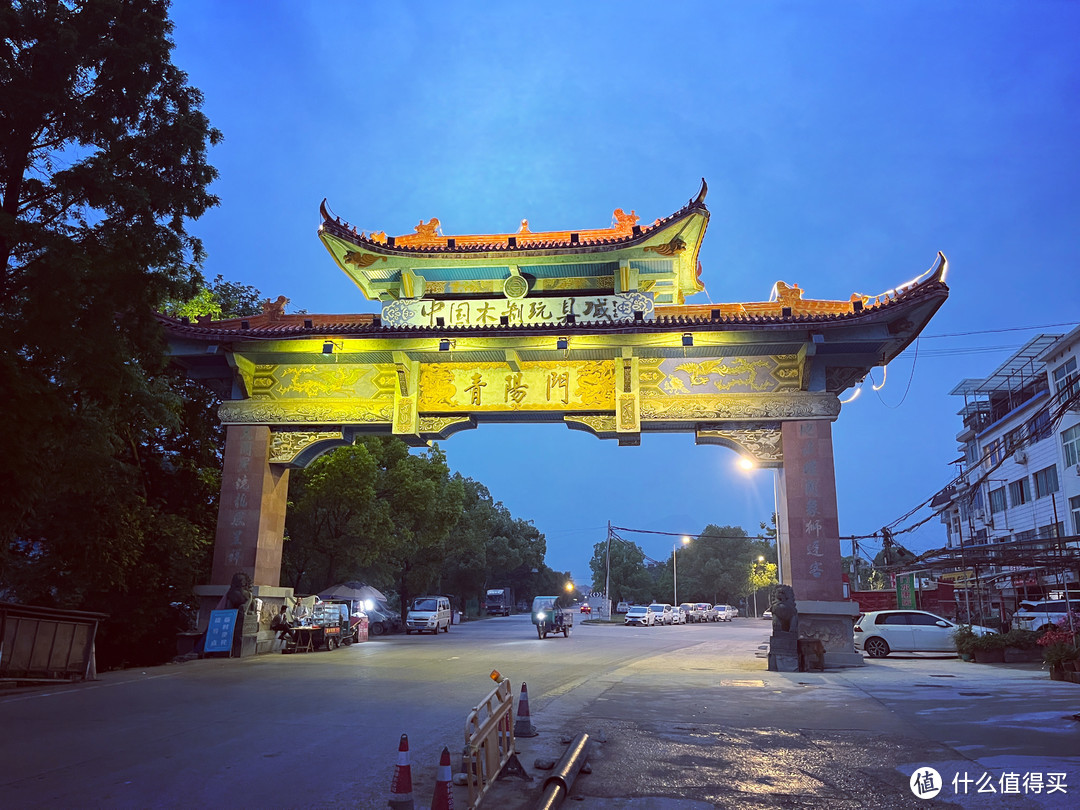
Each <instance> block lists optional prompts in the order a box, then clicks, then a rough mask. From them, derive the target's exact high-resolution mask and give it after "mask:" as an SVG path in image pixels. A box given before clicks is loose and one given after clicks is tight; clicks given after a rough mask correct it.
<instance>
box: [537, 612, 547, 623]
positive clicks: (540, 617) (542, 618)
mask: <svg viewBox="0 0 1080 810" xmlns="http://www.w3.org/2000/svg"><path fill="white" fill-rule="evenodd" d="M546 615H547V614H545V613H544V612H542V611H541V612H540V613H537V614H536V618H538V619H539V620H540V621H543V620H544V617H545V616H546Z"/></svg>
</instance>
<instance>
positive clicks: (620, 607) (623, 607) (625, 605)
mask: <svg viewBox="0 0 1080 810" xmlns="http://www.w3.org/2000/svg"><path fill="white" fill-rule="evenodd" d="M628 610H630V603H629V602H619V604H617V605H616V606H615V612H616V613H626V612H627V611H628Z"/></svg>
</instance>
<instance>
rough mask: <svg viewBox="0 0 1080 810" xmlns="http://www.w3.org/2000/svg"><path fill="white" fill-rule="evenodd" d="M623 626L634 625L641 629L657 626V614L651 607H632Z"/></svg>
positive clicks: (627, 612) (628, 609) (628, 610)
mask: <svg viewBox="0 0 1080 810" xmlns="http://www.w3.org/2000/svg"><path fill="white" fill-rule="evenodd" d="M623 624H633V625H637V626H639V627H652V626H653V625H654V624H656V614H655V613H653V609H652V606H651V605H630V607H629V608H627V610H626V618H625V619H624V620H623Z"/></svg>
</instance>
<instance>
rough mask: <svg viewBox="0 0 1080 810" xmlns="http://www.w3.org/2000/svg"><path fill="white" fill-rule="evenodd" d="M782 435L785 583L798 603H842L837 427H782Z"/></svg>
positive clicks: (825, 424)
mask: <svg viewBox="0 0 1080 810" xmlns="http://www.w3.org/2000/svg"><path fill="white" fill-rule="evenodd" d="M781 432H782V434H783V448H784V466H783V471H782V476H783V479H784V480H783V485H782V487H781V493H782V498H781V504H780V512H781V520H782V522H783V528H784V530H783V532H782V536H784V537H786V538H787V547H786V548H785V549H782V550H781V553H782V558H783V566H782V567H783V570H784V579H785V581H786V582H788V583H789V584H790V585H791V586H792V587H793V588H794V589H795V598H796V599H797V600H804V599H806V600H821V601H837V600H840V599H842V598H843V595H844V589H843V582H842V573H841V572H842V568H841V564H840V528H839V518H838V516H837V509H836V474H835V470H834V469H833V449H832V424H831V423H829V422H824V421H806V422H783V423H782V425H781Z"/></svg>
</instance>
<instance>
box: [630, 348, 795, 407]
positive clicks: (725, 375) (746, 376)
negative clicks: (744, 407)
mask: <svg viewBox="0 0 1080 810" xmlns="http://www.w3.org/2000/svg"><path fill="white" fill-rule="evenodd" d="M639 380H640V383H641V395H642V396H643V397H663V396H677V395H680V394H683V395H695V396H696V395H701V394H705V393H711V392H715V391H720V392H731V393H736V394H751V393H759V392H760V393H778V392H787V391H798V390H799V387H800V380H801V377H800V367H799V358H798V355H794V354H792V355H762V356H751V357H715V358H708V359H702V360H696V361H687V360H684V361H679V360H677V359H673V358H667V359H662V358H649V359H645V358H642V359H641V361H640V366H639Z"/></svg>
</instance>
